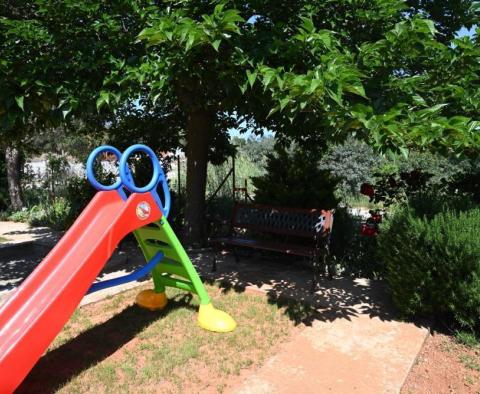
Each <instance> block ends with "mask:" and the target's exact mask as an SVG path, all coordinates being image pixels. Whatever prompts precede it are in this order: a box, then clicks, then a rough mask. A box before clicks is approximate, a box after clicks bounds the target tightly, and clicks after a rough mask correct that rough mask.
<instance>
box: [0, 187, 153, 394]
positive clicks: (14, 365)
mask: <svg viewBox="0 0 480 394" xmlns="http://www.w3.org/2000/svg"><path fill="white" fill-rule="evenodd" d="M141 203H146V204H149V205H150V207H151V213H150V216H149V217H148V219H145V220H142V219H141V218H140V217H139V216H138V214H136V211H137V208H138V205H139V204H141ZM161 216H162V212H161V211H160V209H159V208H158V205H157V203H156V202H155V200H154V198H153V196H152V194H151V193H142V194H137V193H133V194H131V195H130V196H129V198H128V200H126V201H123V200H122V198H121V197H120V194H119V193H118V192H117V191H105V192H98V193H97V194H96V195H95V197H94V198H93V200H92V201H91V202H90V204H89V205H88V206H87V207H86V208H85V210H84V211H83V212H82V214H81V215H80V216H79V217H78V219H77V220H76V221H75V223H74V224H73V225H72V227H71V228H70V229H69V230H68V231H67V233H66V234H65V235H64V236H63V238H62V239H61V240H60V242H59V243H58V244H57V245H56V246H55V247H54V248H53V249H52V251H51V252H50V253H49V254H48V255H47V257H45V259H44V260H43V261H42V262H41V264H40V265H39V266H38V267H37V268H36V269H35V270H34V271H33V272H32V274H31V275H30V276H29V277H28V278H27V279H26V280H25V281H24V282H23V283H22V284H21V285H20V287H19V288H18V289H17V291H16V292H15V293H13V294H12V295H11V296H10V298H9V299H8V300H7V301H6V302H5V303H4V304H3V305H2V306H1V308H0V393H11V392H13V391H14V390H15V388H16V387H17V386H18V385H19V384H20V383H21V382H22V380H23V379H24V378H25V376H26V375H27V374H28V372H29V371H30V369H31V368H32V367H33V365H34V364H35V363H36V361H37V360H38V359H39V358H40V357H41V356H42V354H43V353H44V352H45V350H46V349H47V348H48V346H49V345H50V343H51V342H52V340H53V339H54V338H55V336H56V335H57V334H58V332H59V331H60V330H61V329H62V327H63V325H64V324H65V323H66V321H67V320H68V319H69V317H70V316H71V314H72V313H73V312H74V310H75V308H76V307H77V305H78V304H79V303H80V301H81V300H82V298H83V296H84V295H85V293H86V292H87V290H88V289H89V287H90V285H91V284H92V282H93V281H94V280H95V278H96V277H97V275H98V273H99V272H100V270H101V269H102V267H103V266H104V265H105V263H106V262H107V260H108V259H109V258H110V256H111V255H112V252H113V251H114V249H115V247H116V246H117V245H118V243H119V242H120V241H121V240H122V239H123V238H124V237H125V236H126V235H127V234H128V233H130V232H132V231H133V230H135V229H137V228H140V227H142V226H144V225H146V224H149V223H151V222H153V221H156V220H158V219H160V218H161Z"/></svg>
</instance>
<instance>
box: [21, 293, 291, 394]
mask: <svg viewBox="0 0 480 394" xmlns="http://www.w3.org/2000/svg"><path fill="white" fill-rule="evenodd" d="M144 288H145V287H144ZM140 289H142V288H140ZM207 290H208V292H209V294H210V295H211V297H212V299H213V302H214V305H215V306H217V307H218V308H220V309H223V310H225V311H226V312H228V313H230V314H231V315H232V316H234V318H235V319H236V321H237V323H238V328H237V329H236V330H235V331H234V332H232V333H227V334H218V333H212V332H208V331H205V330H202V329H201V328H199V327H198V326H197V323H196V317H197V305H198V304H197V300H196V297H193V298H192V297H191V296H190V295H189V294H186V293H185V292H181V291H179V290H176V289H169V290H168V292H167V294H168V296H169V301H170V302H169V305H168V307H167V308H166V309H165V310H164V311H162V312H149V311H145V310H142V309H140V308H138V307H137V306H136V305H134V303H133V301H134V299H135V294H136V293H137V292H138V291H139V288H137V289H135V290H130V291H126V292H124V293H121V294H118V295H115V296H113V297H109V298H107V299H105V300H102V301H99V302H97V303H95V304H90V305H87V306H84V307H82V308H79V309H77V311H76V312H75V314H74V315H73V316H72V318H71V319H70V321H69V322H68V324H67V325H66V326H65V327H64V329H63V330H62V332H61V333H60V335H59V336H58V337H57V338H56V340H55V341H54V343H53V344H52V345H51V347H50V348H49V350H48V352H47V353H46V354H45V355H44V357H43V358H42V359H41V360H40V361H39V362H38V363H37V365H36V366H35V368H34V369H33V370H32V372H31V373H30V375H29V376H28V377H27V379H26V380H25V382H24V383H23V385H22V386H21V388H20V391H19V392H51V391H56V390H58V391H59V392H61V393H82V392H92V391H95V392H99V393H100V392H122V393H123V392H125V393H127V392H135V393H142V392H144V393H149V392H173V393H177V392H178V393H179V392H189V393H192V392H201V391H205V390H208V391H209V392H222V391H224V390H225V388H226V387H227V386H231V385H234V384H235V382H237V381H240V380H241V376H242V372H243V373H244V374H245V373H246V372H245V371H246V370H248V369H251V368H254V367H256V366H258V365H260V364H262V363H263V361H264V360H265V359H266V358H267V357H268V356H269V355H271V354H273V353H274V351H275V347H276V346H278V345H279V344H280V343H282V342H283V341H285V340H287V339H288V337H289V336H290V335H291V334H292V333H293V332H294V331H295V330H296V328H295V323H294V322H293V321H292V320H291V319H290V318H289V317H288V316H287V314H285V310H284V309H283V308H280V307H278V306H277V305H275V304H270V303H268V301H267V298H266V297H262V296H255V295H248V294H245V293H235V292H233V291H230V292H227V293H224V292H222V291H221V290H220V289H219V288H217V287H214V286H207Z"/></svg>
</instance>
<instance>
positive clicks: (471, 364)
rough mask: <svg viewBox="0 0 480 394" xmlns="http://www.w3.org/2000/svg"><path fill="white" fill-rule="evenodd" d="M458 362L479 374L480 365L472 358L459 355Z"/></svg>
mask: <svg viewBox="0 0 480 394" xmlns="http://www.w3.org/2000/svg"><path fill="white" fill-rule="evenodd" d="M460 361H461V362H462V364H463V365H465V366H466V367H467V368H468V369H471V370H473V371H477V372H480V364H479V363H478V361H477V360H476V359H475V358H474V357H473V356H471V355H469V354H461V355H460Z"/></svg>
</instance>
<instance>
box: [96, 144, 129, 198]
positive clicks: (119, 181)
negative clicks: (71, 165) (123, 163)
mask: <svg viewBox="0 0 480 394" xmlns="http://www.w3.org/2000/svg"><path fill="white" fill-rule="evenodd" d="M103 152H112V153H113V154H114V155H115V156H117V158H118V159H119V160H120V159H121V157H122V153H121V152H120V151H119V150H118V149H117V148H115V147H113V146H110V145H102V146H99V147H98V148H95V149H94V150H93V151H92V153H90V155H89V156H88V160H87V178H88V180H89V181H90V183H91V184H92V186H93V187H94V188H95V189H97V190H102V191H109V190H116V189H119V188H120V187H121V186H122V178H121V176H119V177H118V178H117V180H116V181H115V183H113V184H112V185H108V186H107V185H103V184H101V183H100V182H98V181H97V178H95V172H94V171H93V164H94V163H95V158H96V157H97V156H98V155H99V154H100V153H103Z"/></svg>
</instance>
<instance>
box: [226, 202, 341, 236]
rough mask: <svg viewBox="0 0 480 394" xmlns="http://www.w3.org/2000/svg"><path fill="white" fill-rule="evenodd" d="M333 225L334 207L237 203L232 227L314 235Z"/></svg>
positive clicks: (285, 233) (276, 232)
mask: <svg viewBox="0 0 480 394" xmlns="http://www.w3.org/2000/svg"><path fill="white" fill-rule="evenodd" d="M332 225H333V211H326V210H322V209H298V208H284V207H273V206H269V205H259V204H245V203H236V204H235V207H234V210H233V217H232V227H233V228H242V229H247V230H254V231H260V232H266V233H274V234H284V235H293V236H298V237H312V236H314V235H315V233H317V232H318V233H320V235H323V236H324V235H327V234H328V233H329V232H330V231H331V229H332Z"/></svg>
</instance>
